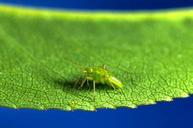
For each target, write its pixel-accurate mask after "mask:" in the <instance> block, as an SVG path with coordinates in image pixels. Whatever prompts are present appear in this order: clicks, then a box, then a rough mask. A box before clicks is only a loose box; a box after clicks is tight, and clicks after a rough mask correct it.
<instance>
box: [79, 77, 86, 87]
mask: <svg viewBox="0 0 193 128" xmlns="http://www.w3.org/2000/svg"><path fill="white" fill-rule="evenodd" d="M86 80H87V79H86V78H84V80H83V81H82V83H81V85H80V87H79V89H80V88H82V87H83V85H84V83H85V82H86Z"/></svg>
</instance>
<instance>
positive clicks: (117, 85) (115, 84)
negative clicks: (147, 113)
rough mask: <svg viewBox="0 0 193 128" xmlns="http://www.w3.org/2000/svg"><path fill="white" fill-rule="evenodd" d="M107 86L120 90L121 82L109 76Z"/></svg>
mask: <svg viewBox="0 0 193 128" xmlns="http://www.w3.org/2000/svg"><path fill="white" fill-rule="evenodd" d="M108 82H109V83H108V84H109V85H110V86H112V87H113V88H122V87H123V84H122V83H121V81H119V80H118V79H117V78H115V77H113V76H111V77H109V78H108Z"/></svg>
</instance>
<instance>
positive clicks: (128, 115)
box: [0, 0, 193, 128]
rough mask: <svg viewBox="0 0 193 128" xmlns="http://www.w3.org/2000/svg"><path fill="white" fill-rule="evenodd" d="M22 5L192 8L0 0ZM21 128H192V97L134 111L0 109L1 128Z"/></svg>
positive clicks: (125, 0) (88, 0) (154, 2)
mask: <svg viewBox="0 0 193 128" xmlns="http://www.w3.org/2000/svg"><path fill="white" fill-rule="evenodd" d="M0 2H1V3H12V4H19V5H24V6H35V7H46V8H49V7H53V8H60V9H76V10H80V9H83V10H85V9H86V10H119V11H120V10H124V11H127V10H129V11H133V10H155V9H167V8H179V7H183V8H184V7H192V6H193V1H191V0H63V1H62V0H23V1H22V0H0ZM22 127H27V128H29V127H33V128H34V127H46V128H49V127H66V128H68V127H84V128H90V127H92V128H101V127H110V128H115V127H116V128H117V127H125V128H129V127H130V128H141V127H142V128H155V127H157V128H167V127H170V128H173V127H175V128H182V127H185V128H186V127H190V128H191V127H193V97H189V98H185V99H175V100H174V101H173V102H170V103H168V102H159V103H158V104H157V105H149V106H141V107H139V108H137V109H128V108H119V109H117V110H111V109H99V110H97V112H86V111H80V110H78V111H73V112H66V111H60V110H46V111H38V110H30V109H18V110H15V109H9V108H0V128H22Z"/></svg>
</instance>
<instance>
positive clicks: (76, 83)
mask: <svg viewBox="0 0 193 128" xmlns="http://www.w3.org/2000/svg"><path fill="white" fill-rule="evenodd" d="M79 81H80V78H79V79H78V80H77V81H76V82H75V84H74V86H73V88H76V86H77V85H78V83H79Z"/></svg>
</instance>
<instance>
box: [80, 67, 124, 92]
mask: <svg viewBox="0 0 193 128" xmlns="http://www.w3.org/2000/svg"><path fill="white" fill-rule="evenodd" d="M83 73H84V78H83V80H82V83H81V85H80V88H81V87H83V85H84V84H85V82H87V84H88V85H89V82H88V81H92V83H93V90H94V93H95V85H96V83H100V84H104V85H108V86H110V87H112V88H114V89H116V88H122V87H123V84H122V83H121V81H120V80H118V79H117V78H116V77H114V76H113V75H112V74H111V73H110V72H109V71H108V70H107V69H106V67H105V66H100V67H87V68H85V69H84V70H83Z"/></svg>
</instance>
